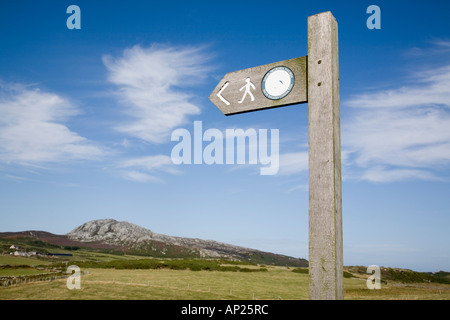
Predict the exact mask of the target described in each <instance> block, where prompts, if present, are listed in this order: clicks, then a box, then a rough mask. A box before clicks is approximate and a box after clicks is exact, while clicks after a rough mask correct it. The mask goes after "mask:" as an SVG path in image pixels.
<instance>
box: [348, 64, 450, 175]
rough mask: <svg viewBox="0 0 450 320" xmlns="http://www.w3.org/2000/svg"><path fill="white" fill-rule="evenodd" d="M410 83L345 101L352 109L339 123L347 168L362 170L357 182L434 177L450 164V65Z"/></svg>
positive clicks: (415, 78)
mask: <svg viewBox="0 0 450 320" xmlns="http://www.w3.org/2000/svg"><path fill="white" fill-rule="evenodd" d="M410 80H411V81H412V83H411V84H408V85H406V86H402V87H399V88H395V89H392V90H383V91H376V92H371V93H364V94H359V95H355V96H354V97H352V98H351V99H349V100H348V101H344V104H345V105H346V106H351V107H353V108H354V109H353V110H352V111H353V112H354V113H353V115H352V116H351V117H350V118H349V119H348V120H347V121H346V122H345V123H344V124H343V125H342V128H343V129H342V145H343V150H344V151H345V154H346V157H345V164H346V166H347V167H348V166H352V165H355V166H356V167H359V168H360V169H363V170H362V173H359V178H361V179H364V180H369V181H374V182H387V181H398V180H406V179H426V180H428V179H438V178H439V176H438V175H436V174H435V172H434V169H435V168H439V167H440V166H441V167H442V166H445V165H448V164H449V163H450V130H449V128H450V89H449V88H450V65H445V66H443V67H440V68H436V69H429V70H423V72H421V74H420V76H418V75H417V74H416V75H413V76H412V77H411V79H410ZM348 171H352V169H349V170H347V171H346V172H347V173H348ZM355 172H356V171H355ZM349 176H352V174H350V175H349ZM354 176H355V174H353V177H354Z"/></svg>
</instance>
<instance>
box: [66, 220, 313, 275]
mask: <svg viewBox="0 0 450 320" xmlns="http://www.w3.org/2000/svg"><path fill="white" fill-rule="evenodd" d="M67 237H68V238H69V239H72V240H77V241H81V242H84V243H89V242H93V241H95V242H100V243H106V244H109V245H113V246H120V247H125V248H127V249H128V250H130V251H131V252H133V253H134V254H145V255H147V254H148V255H152V256H157V257H174V258H180V257H195V258H225V259H234V260H240V261H250V262H255V263H265V264H278V265H290V266H302V267H305V266H307V265H308V263H307V261H306V260H304V259H297V258H292V257H288V256H284V255H279V254H274V253H270V252H263V251H259V250H255V249H249V248H244V247H240V246H235V245H230V244H225V243H221V242H217V241H214V240H202V239H196V238H184V237H176V236H168V235H163V234H158V233H155V232H152V231H151V230H148V229H145V228H143V227H140V226H137V225H135V224H132V223H129V222H125V221H116V220H113V219H102V220H93V221H89V222H86V223H84V224H83V225H81V226H79V227H77V228H75V229H74V230H72V231H71V232H69V233H68V234H67Z"/></svg>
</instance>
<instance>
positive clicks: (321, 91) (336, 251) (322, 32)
mask: <svg viewBox="0 0 450 320" xmlns="http://www.w3.org/2000/svg"><path fill="white" fill-rule="evenodd" d="M338 60H339V59H338V27H337V22H336V20H335V18H334V17H333V15H332V14H331V13H330V12H324V13H320V14H317V15H314V16H311V17H308V113H309V277H310V299H343V251H342V200H341V197H342V196H341V146H340V120H339V119H340V111H339V109H340V107H339V61H338Z"/></svg>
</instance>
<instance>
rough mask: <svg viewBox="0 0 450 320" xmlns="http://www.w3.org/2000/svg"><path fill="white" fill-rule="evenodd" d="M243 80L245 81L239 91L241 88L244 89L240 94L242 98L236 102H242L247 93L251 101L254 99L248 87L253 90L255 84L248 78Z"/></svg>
mask: <svg viewBox="0 0 450 320" xmlns="http://www.w3.org/2000/svg"><path fill="white" fill-rule="evenodd" d="M245 82H247V83H246V84H245V85H244V86H243V87H242V88H241V89H240V90H239V91H242V90H243V89H245V91H244V95H243V96H242V99H241V100H240V101H238V103H242V102H243V101H244V99H245V97H246V96H247V95H249V96H250V99H251V100H252V101H254V100H255V97H254V96H253V94H252V93H251V92H250V88H252V89H253V90H255V89H256V88H255V85H254V84H253V83H252V82H251V81H250V78H247V79H245Z"/></svg>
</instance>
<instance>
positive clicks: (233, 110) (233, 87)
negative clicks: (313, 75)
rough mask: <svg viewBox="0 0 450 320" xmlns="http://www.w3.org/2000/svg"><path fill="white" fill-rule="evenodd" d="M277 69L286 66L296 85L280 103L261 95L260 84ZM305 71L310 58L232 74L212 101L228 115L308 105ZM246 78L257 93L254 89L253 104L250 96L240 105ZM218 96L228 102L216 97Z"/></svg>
mask: <svg viewBox="0 0 450 320" xmlns="http://www.w3.org/2000/svg"><path fill="white" fill-rule="evenodd" d="M278 66H285V67H288V68H289V69H291V70H292V72H293V73H294V77H295V83H294V87H293V88H292V91H291V92H290V93H289V94H288V95H287V96H286V97H284V98H282V99H279V100H270V99H268V98H266V97H265V96H264V94H263V93H262V91H261V82H262V79H263V77H264V75H265V74H266V73H267V72H268V71H269V70H270V69H272V68H275V67H278ZM306 67H307V57H300V58H294V59H289V60H284V61H280V62H274V63H269V64H265V65H262V66H258V67H254V68H248V69H243V70H239V71H235V72H230V73H227V74H226V75H225V76H224V77H223V79H222V80H221V81H220V82H219V84H218V85H217V87H216V88H215V89H214V90H213V92H212V93H211V95H210V96H209V99H210V100H211V102H213V103H214V104H215V105H216V106H217V107H218V108H219V109H220V111H222V113H223V114H225V115H232V114H237V113H243V112H250V111H256V110H262V109H269V108H275V107H281V106H287V105H292V104H297V103H305V102H307V101H308V98H307V94H308V90H307V72H306ZM247 78H250V81H251V83H252V84H253V85H254V86H255V88H254V89H251V93H252V94H253V96H254V100H253V101H251V98H250V96H247V97H245V99H244V101H243V102H242V103H239V101H240V100H241V99H242V97H243V95H244V91H245V90H241V88H242V87H243V86H244V85H246V79H247ZM219 92H220V96H221V97H222V98H223V99H224V100H225V101H224V100H222V99H220V97H219V96H217V94H218V93H219Z"/></svg>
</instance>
